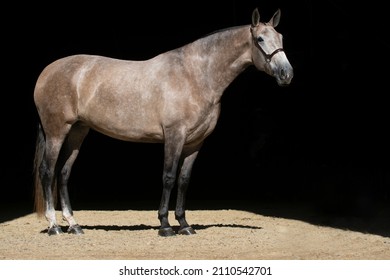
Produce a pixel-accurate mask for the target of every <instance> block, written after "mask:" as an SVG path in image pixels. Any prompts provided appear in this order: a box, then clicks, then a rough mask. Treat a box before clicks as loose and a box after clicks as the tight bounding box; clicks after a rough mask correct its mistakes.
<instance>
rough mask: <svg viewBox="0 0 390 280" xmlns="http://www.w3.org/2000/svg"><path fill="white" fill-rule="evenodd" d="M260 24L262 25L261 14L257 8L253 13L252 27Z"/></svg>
mask: <svg viewBox="0 0 390 280" xmlns="http://www.w3.org/2000/svg"><path fill="white" fill-rule="evenodd" d="M259 23H260V13H259V10H258V9H257V8H256V9H254V10H253V12H252V27H255V26H257V25H259Z"/></svg>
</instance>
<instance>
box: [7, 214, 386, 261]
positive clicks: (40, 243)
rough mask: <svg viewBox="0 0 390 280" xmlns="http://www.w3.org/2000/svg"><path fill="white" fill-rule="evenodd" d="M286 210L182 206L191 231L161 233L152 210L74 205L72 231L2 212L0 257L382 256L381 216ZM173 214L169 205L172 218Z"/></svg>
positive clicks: (33, 217)
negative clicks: (51, 232)
mask: <svg viewBox="0 0 390 280" xmlns="http://www.w3.org/2000/svg"><path fill="white" fill-rule="evenodd" d="M57 214H58V217H59V218H60V212H58V213H57ZM285 216H286V215H285ZM292 216H294V215H290V217H288V218H286V217H281V215H278V213H277V211H273V210H268V211H266V210H265V211H255V212H253V211H248V210H240V209H215V210H188V211H187V219H188V221H189V222H190V223H191V224H192V225H193V227H194V229H195V230H196V232H197V234H195V235H192V236H181V235H180V236H174V237H166V238H164V237H159V236H158V234H157V231H158V227H159V222H158V220H157V212H156V210H128V209H127V210H79V211H75V217H76V219H77V220H78V222H79V224H80V225H81V226H82V227H83V229H84V232H85V234H83V235H78V236H76V235H71V234H62V235H59V236H48V235H47V234H46V233H45V229H46V228H47V222H46V220H44V219H42V218H38V217H37V216H36V214H35V213H32V212H31V213H27V214H24V215H20V216H18V217H15V218H9V219H4V218H3V219H2V222H1V223H0V240H1V241H2V242H0V259H8V260H21V259H25V260H33V259H38V260H44V259H53V260H58V259H76V260H82V259H91V260H96V259H101V260H108V259H113V260H115V259H183V260H187V259H193V260H196V259H210V260H215V259H222V260H229V259H281V260H283V259H287V260H288V259H306V260H307V259H323V260H327V259H336V260H338V259H340V260H341V259H347V260H348V259H350V260H357V259H372V260H378V259H386V260H389V259H390V237H389V230H388V229H389V220H388V219H387V218H388V217H387V216H384V217H382V218H383V219H379V218H377V219H375V221H373V220H372V219H371V220H370V221H369V222H367V221H361V220H360V219H354V218H351V217H332V218H329V217H326V218H325V217H317V218H316V219H308V218H307V217H308V216H306V217H304V216H303V215H300V216H299V215H298V216H299V217H300V220H299V219H296V218H293V217H292ZM173 217H174V215H173V213H172V212H170V220H171V224H172V225H173V226H176V224H177V223H176V221H174V219H173ZM313 221H315V222H313ZM386 223H387V224H386ZM61 225H62V226H64V230H66V224H65V223H64V222H62V224H61Z"/></svg>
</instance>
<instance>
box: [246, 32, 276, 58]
mask: <svg viewBox="0 0 390 280" xmlns="http://www.w3.org/2000/svg"><path fill="white" fill-rule="evenodd" d="M251 34H252V39H253V43H254V44H255V46H256V47H257V48H258V49H259V50H260V51H261V53H262V54H263V55H264V56H265V60H266V62H267V63H270V62H271V59H272V57H273V56H274V55H275V54H277V53H278V52H284V49H283V48H279V49H276V50H274V51H273V52H272V53H270V54H267V53H266V52H265V51H264V50H263V48H262V47H261V46H260V44H259V43H258V42H257V38H256V37H255V36H254V35H253V29H252V28H251Z"/></svg>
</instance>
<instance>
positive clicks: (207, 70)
mask: <svg viewBox="0 0 390 280" xmlns="http://www.w3.org/2000/svg"><path fill="white" fill-rule="evenodd" d="M188 52H189V53H191V56H190V57H191V60H192V63H193V65H194V66H195V67H197V68H198V69H199V70H198V71H199V75H198V77H200V79H202V81H201V82H202V83H206V84H207V85H208V87H209V88H210V89H211V90H212V91H214V92H215V93H216V94H217V95H218V94H219V95H222V94H223V91H224V90H225V89H226V88H227V87H228V86H229V84H230V83H231V82H233V80H234V79H235V78H236V77H237V76H238V75H239V74H240V73H241V72H242V71H244V70H245V69H246V68H247V67H248V66H249V65H251V64H252V58H251V35H250V29H249V26H242V27H236V28H230V29H226V30H224V31H220V32H216V33H213V34H212V35H209V36H206V37H203V38H201V39H199V40H197V41H195V42H193V43H192V44H189V45H188ZM219 97H220V96H219Z"/></svg>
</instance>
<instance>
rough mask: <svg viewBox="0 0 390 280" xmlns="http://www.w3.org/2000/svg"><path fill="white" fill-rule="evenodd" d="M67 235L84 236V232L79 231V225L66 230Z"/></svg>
mask: <svg viewBox="0 0 390 280" xmlns="http://www.w3.org/2000/svg"><path fill="white" fill-rule="evenodd" d="M68 233H70V234H76V235H78V234H84V231H83V230H82V229H81V227H80V226H79V225H74V226H71V227H69V228H68Z"/></svg>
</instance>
